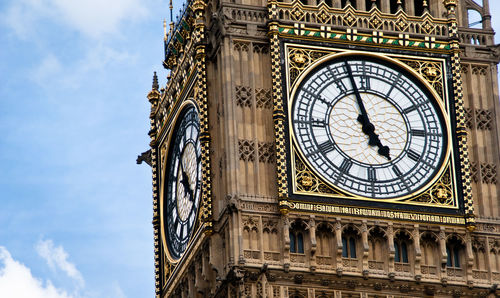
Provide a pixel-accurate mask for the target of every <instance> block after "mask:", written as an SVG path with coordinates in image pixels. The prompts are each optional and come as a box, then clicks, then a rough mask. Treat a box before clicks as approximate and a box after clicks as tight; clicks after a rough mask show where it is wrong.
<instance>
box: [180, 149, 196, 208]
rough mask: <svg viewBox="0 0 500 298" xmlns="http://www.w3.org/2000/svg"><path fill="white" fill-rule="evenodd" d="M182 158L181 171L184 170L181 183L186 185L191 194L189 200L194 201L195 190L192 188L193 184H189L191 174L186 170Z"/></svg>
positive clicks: (185, 187)
mask: <svg viewBox="0 0 500 298" xmlns="http://www.w3.org/2000/svg"><path fill="white" fill-rule="evenodd" d="M180 160H181V162H180V166H181V172H182V178H181V183H182V185H183V186H184V189H186V191H187V192H188V194H189V200H190V201H194V194H193V190H192V189H191V185H189V176H188V175H187V173H186V171H185V170H184V163H183V162H182V157H181V159H180Z"/></svg>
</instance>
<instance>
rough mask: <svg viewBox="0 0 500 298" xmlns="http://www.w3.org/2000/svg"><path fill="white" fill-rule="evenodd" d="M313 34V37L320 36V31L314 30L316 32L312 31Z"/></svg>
mask: <svg viewBox="0 0 500 298" xmlns="http://www.w3.org/2000/svg"><path fill="white" fill-rule="evenodd" d="M313 36H314V37H321V33H320V32H316V33H314V35H313Z"/></svg>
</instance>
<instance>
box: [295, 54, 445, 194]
mask: <svg viewBox="0 0 500 298" xmlns="http://www.w3.org/2000/svg"><path fill="white" fill-rule="evenodd" d="M291 125H292V130H293V135H294V141H295V144H296V146H297V147H298V149H299V151H300V152H301V154H302V156H303V157H304V158H305V159H306V160H307V162H308V163H309V164H310V165H311V167H312V168H313V169H314V170H315V171H316V172H317V173H318V174H319V175H320V176H321V177H322V178H323V179H324V180H325V181H326V182H327V183H329V184H331V185H334V186H336V187H338V188H340V189H341V190H343V191H346V192H347V193H350V194H354V195H357V196H361V197H367V198H375V199H391V198H398V197H403V196H406V195H409V194H413V193H415V192H418V191H419V190H420V189H421V188H423V187H424V186H425V185H427V183H428V182H429V181H430V180H432V178H433V177H435V176H436V174H437V173H438V172H439V171H440V169H441V166H442V164H443V160H444V156H445V152H446V150H447V142H448V139H447V127H446V122H445V121H444V116H443V112H442V110H441V108H440V107H439V105H438V104H437V103H436V102H435V99H434V98H433V97H432V95H431V93H430V92H429V91H428V90H427V89H426V87H424V85H423V84H422V83H421V82H419V81H418V80H417V79H416V78H415V77H413V75H412V74H410V73H409V72H408V71H406V70H404V69H403V68H401V67H399V66H397V65H396V64H392V63H390V62H388V61H386V60H379V59H376V58H371V57H367V56H362V55H356V56H344V57H342V58H338V59H334V60H330V61H327V62H325V63H322V64H320V65H319V66H317V67H316V68H315V69H314V70H313V71H312V72H311V73H310V74H309V75H308V76H306V77H305V78H304V79H303V80H302V82H301V83H300V85H299V87H298V89H297V90H296V92H295V96H294V99H293V103H292V107H291ZM370 126H371V127H370ZM384 147H385V148H384Z"/></svg>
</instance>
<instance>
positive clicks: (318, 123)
mask: <svg viewBox="0 0 500 298" xmlns="http://www.w3.org/2000/svg"><path fill="white" fill-rule="evenodd" d="M311 125H312V126H315V127H324V126H325V120H324V119H312V120H311Z"/></svg>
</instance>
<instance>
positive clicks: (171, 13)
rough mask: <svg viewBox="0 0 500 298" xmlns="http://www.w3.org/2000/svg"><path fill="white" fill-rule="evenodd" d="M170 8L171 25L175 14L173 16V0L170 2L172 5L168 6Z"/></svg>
mask: <svg viewBox="0 0 500 298" xmlns="http://www.w3.org/2000/svg"><path fill="white" fill-rule="evenodd" d="M168 8H169V9H170V23H172V22H173V21H174V14H173V12H172V11H173V9H174V5H173V4H172V0H170V4H169V5H168Z"/></svg>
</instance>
